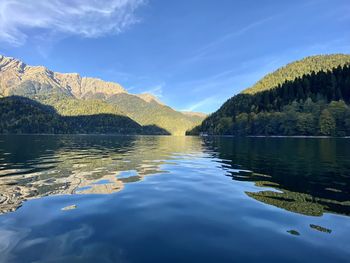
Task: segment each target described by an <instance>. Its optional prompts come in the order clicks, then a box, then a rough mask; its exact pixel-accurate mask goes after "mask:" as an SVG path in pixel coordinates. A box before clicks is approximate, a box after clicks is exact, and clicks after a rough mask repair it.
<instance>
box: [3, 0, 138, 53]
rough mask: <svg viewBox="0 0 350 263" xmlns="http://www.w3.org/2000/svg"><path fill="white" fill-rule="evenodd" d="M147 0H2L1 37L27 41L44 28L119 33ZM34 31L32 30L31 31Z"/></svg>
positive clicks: (87, 33)
mask: <svg viewBox="0 0 350 263" xmlns="http://www.w3.org/2000/svg"><path fill="white" fill-rule="evenodd" d="M144 2H145V0H50V1H48V0H35V1H23V0H1V1H0V41H1V42H6V43H9V44H11V45H14V46H20V45H23V44H24V43H25V42H26V40H27V39H28V37H29V36H31V35H33V34H35V33H34V31H35V30H36V31H35V32H36V33H37V32H38V31H40V32H41V33H45V32H46V33H50V34H52V33H54V34H64V35H79V36H83V37H88V38H93V37H99V36H102V35H105V34H117V33H120V32H122V31H123V30H125V29H126V28H128V27H129V26H130V25H132V24H134V23H136V22H138V19H137V18H136V17H135V10H136V9H137V8H138V7H140V6H141V5H142V4H143V3H144ZM29 32H30V33H29Z"/></svg>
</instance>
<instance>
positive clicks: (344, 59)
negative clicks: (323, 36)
mask: <svg viewBox="0 0 350 263" xmlns="http://www.w3.org/2000/svg"><path fill="white" fill-rule="evenodd" d="M348 64H350V55H345V54H335V55H319V56H310V57H306V58H304V59H302V60H298V61H295V62H292V63H289V64H288V65H286V66H284V67H282V68H280V69H278V70H276V71H275V72H273V73H270V74H267V75H266V76H265V77H264V78H262V79H261V80H259V81H258V82H257V83H256V84H255V85H253V86H252V87H250V88H248V89H246V90H244V91H243V92H242V93H247V94H254V93H257V92H260V91H264V90H267V89H271V88H274V87H277V86H278V85H282V84H283V83H284V82H285V81H288V80H295V79H296V78H301V77H302V76H303V75H307V74H311V73H312V72H315V73H317V72H320V71H327V70H332V69H333V68H336V67H338V66H344V65H348Z"/></svg>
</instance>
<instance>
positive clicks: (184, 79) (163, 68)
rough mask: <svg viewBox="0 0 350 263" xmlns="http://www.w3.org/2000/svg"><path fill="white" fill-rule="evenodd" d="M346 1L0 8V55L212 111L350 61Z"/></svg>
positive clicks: (17, 3) (9, 4) (99, 2)
mask: <svg viewBox="0 0 350 263" xmlns="http://www.w3.org/2000/svg"><path fill="white" fill-rule="evenodd" d="M349 28H350V2H349V0H293V1H287V0H177V1H170V0H51V1H47V0H35V1H23V0H1V2H0V52H1V54H3V55H6V56H13V57H16V58H19V59H22V60H24V61H25V62H26V63H27V64H31V65H44V66H46V67H48V68H49V69H51V70H54V71H59V72H77V73H79V74H81V75H83V76H91V77H98V78H102V79H104V80H108V81H114V82H118V83H120V84H122V85H123V86H124V87H125V88H126V89H127V90H128V91H129V92H130V93H143V92H149V93H152V94H154V95H156V96H158V97H159V98H160V99H161V100H162V101H163V102H165V103H166V104H168V105H170V106H171V107H173V108H175V109H177V110H192V111H202V112H206V113H210V112H213V111H215V110H216V109H218V108H219V106H220V105H221V104H222V103H223V102H225V101H226V100H227V99H228V98H229V97H231V96H232V95H234V94H236V93H238V92H240V91H241V90H242V89H244V88H247V87H249V86H251V85H252V84H254V83H255V82H256V81H257V80H259V79H260V78H261V77H263V76H264V75H265V74H266V73H268V72H270V71H273V70H275V69H277V68H278V67H280V66H283V65H284V64H286V63H288V62H291V61H293V60H296V59H300V58H302V57H305V56H309V55H315V54H327V53H350V29H349Z"/></svg>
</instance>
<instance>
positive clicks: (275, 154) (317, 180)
mask: <svg viewBox="0 0 350 263" xmlns="http://www.w3.org/2000/svg"><path fill="white" fill-rule="evenodd" d="M349 146H350V145H349V142H348V141H345V140H341V139H339V140H333V139H282V138H275V139H267V138H241V139H230V138H214V139H205V140H204V141H202V139H201V138H196V137H187V138H184V137H142V136H141V137H114V136H2V137H1V139H0V213H6V212H10V211H14V210H16V209H17V208H18V207H20V206H21V204H22V203H23V201H25V200H28V199H33V198H40V197H43V196H49V195H66V194H112V193H115V192H119V191H121V190H122V189H123V188H124V187H125V184H127V183H133V182H137V181H141V180H142V179H143V178H144V177H145V176H149V175H154V174H164V173H168V172H170V171H167V170H166V169H164V168H162V167H164V165H165V164H167V163H171V162H172V160H175V159H178V158H181V159H184V160H185V159H186V156H187V157H190V156H192V157H193V156H194V157H203V155H204V154H206V155H207V156H206V157H205V158H214V160H215V161H216V162H217V163H218V164H219V165H220V166H221V167H222V169H223V170H224V171H226V172H227V175H229V176H231V177H232V179H234V180H237V181H248V182H254V183H255V185H256V186H257V187H259V189H260V190H259V191H254V192H249V191H247V192H246V194H247V196H249V197H251V198H254V199H256V200H258V201H260V202H264V203H266V204H269V205H273V206H276V207H279V208H283V209H285V210H288V211H291V212H295V213H300V214H305V215H310V216H321V215H322V214H323V213H327V212H330V213H336V214H344V215H350V173H349V171H350V158H349V156H348V155H350V154H349V152H348V149H349ZM215 158H216V159H215ZM264 189H266V190H264Z"/></svg>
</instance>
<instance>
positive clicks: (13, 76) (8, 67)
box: [0, 56, 126, 99]
mask: <svg viewBox="0 0 350 263" xmlns="http://www.w3.org/2000/svg"><path fill="white" fill-rule="evenodd" d="M38 84H40V85H38ZM42 86H46V87H50V88H49V90H59V91H61V92H63V93H65V94H70V95H72V96H74V97H75V98H79V99H81V98H84V97H89V96H93V95H96V94H103V95H105V96H111V95H115V94H119V93H126V90H125V89H124V88H123V87H122V86H120V85H119V84H117V83H112V82H105V81H103V80H101V79H96V78H86V77H81V76H80V75H79V74H77V73H66V74H65V73H57V72H52V71H50V70H48V69H47V68H45V67H42V66H28V65H26V64H24V63H23V62H22V61H20V60H17V59H14V58H10V57H4V56H0V93H2V94H3V95H4V96H8V95H12V94H13V93H16V92H14V91H16V90H18V87H27V88H28V92H30V93H35V94H37V93H40V92H41V91H42V89H41V88H40V87H42ZM33 87H34V88H33Z"/></svg>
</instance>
